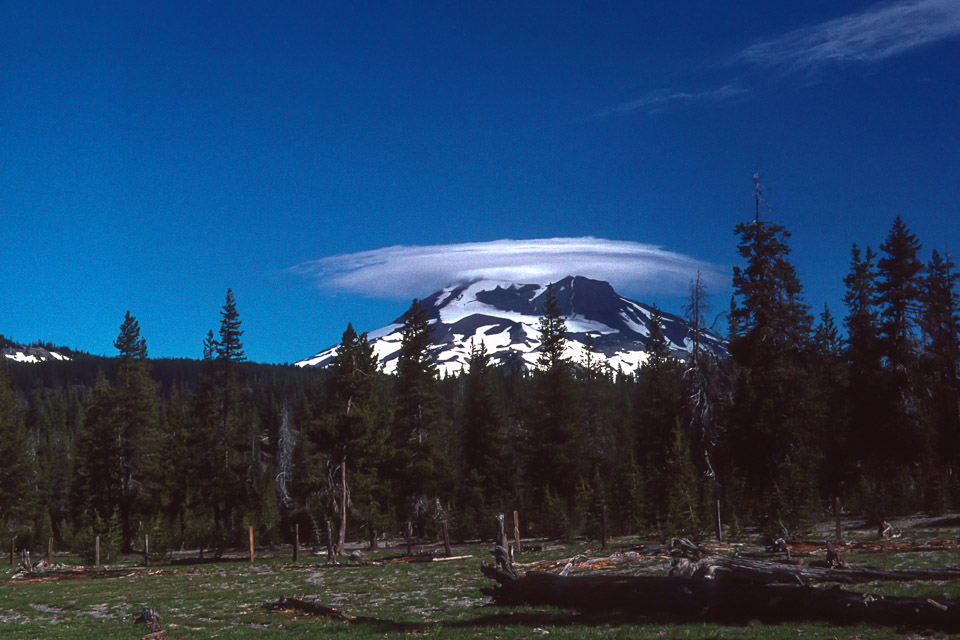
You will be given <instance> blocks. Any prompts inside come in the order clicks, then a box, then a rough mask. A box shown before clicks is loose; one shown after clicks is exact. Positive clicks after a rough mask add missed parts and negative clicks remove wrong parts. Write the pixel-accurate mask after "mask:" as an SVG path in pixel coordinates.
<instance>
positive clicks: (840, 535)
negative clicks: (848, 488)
mask: <svg viewBox="0 0 960 640" xmlns="http://www.w3.org/2000/svg"><path fill="white" fill-rule="evenodd" d="M833 514H834V516H836V518H837V540H843V527H841V526H840V495H839V494H837V495H836V496H834V498H833Z"/></svg>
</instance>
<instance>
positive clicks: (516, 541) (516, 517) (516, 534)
mask: <svg viewBox="0 0 960 640" xmlns="http://www.w3.org/2000/svg"><path fill="white" fill-rule="evenodd" d="M513 546H514V547H515V548H516V552H517V553H520V514H519V513H518V512H517V511H516V510H514V512H513Z"/></svg>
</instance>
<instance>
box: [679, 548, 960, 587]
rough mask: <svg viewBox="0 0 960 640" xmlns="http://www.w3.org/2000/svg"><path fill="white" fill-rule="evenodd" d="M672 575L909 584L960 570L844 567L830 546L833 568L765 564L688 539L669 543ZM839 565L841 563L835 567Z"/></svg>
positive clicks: (958, 573) (956, 574) (947, 576)
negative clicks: (705, 547)
mask: <svg viewBox="0 0 960 640" xmlns="http://www.w3.org/2000/svg"><path fill="white" fill-rule="evenodd" d="M673 548H674V550H673V556H674V559H673V567H672V568H671V570H670V575H672V576H689V577H694V578H716V579H718V580H725V581H735V582H749V583H756V584H805V585H811V584H820V583H824V582H832V583H837V584H863V583H866V582H875V581H878V580H884V581H891V582H910V581H915V580H955V579H957V578H960V567H942V568H938V569H899V570H894V569H873V568H870V567H855V568H854V567H847V566H845V563H843V561H842V559H841V558H840V557H839V554H838V553H837V552H836V550H835V549H834V547H833V545H829V544H828V546H827V551H828V554H827V558H828V563H829V562H830V560H831V554H832V561H833V564H834V565H836V566H832V567H831V566H824V567H816V566H810V565H802V564H785V563H780V562H767V561H763V560H756V559H752V558H743V557H737V556H727V555H716V554H712V553H706V552H704V550H703V549H702V548H700V547H698V546H697V545H694V544H693V543H692V542H690V541H689V540H685V539H677V540H674V541H673ZM838 562H839V563H841V564H838Z"/></svg>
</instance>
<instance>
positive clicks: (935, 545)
mask: <svg viewBox="0 0 960 640" xmlns="http://www.w3.org/2000/svg"><path fill="white" fill-rule="evenodd" d="M828 542H829V541H828V540H794V541H792V542H788V543H787V546H788V547H789V548H790V551H791V553H792V554H793V555H796V556H799V555H803V554H811V553H816V552H819V551H822V550H824V549H826V547H827V543H828ZM832 544H833V546H834V548H835V549H836V550H837V551H843V552H850V551H855V552H857V553H912V552H923V551H946V550H950V549H960V538H928V539H924V540H902V539H901V540H875V541H871V542H852V541H839V540H838V541H835V542H833V543H832Z"/></svg>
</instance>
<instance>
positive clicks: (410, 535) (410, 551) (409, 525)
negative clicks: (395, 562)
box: [407, 520, 413, 556]
mask: <svg viewBox="0 0 960 640" xmlns="http://www.w3.org/2000/svg"><path fill="white" fill-rule="evenodd" d="M407 555H408V556H412V555H413V521H412V520H407Z"/></svg>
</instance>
